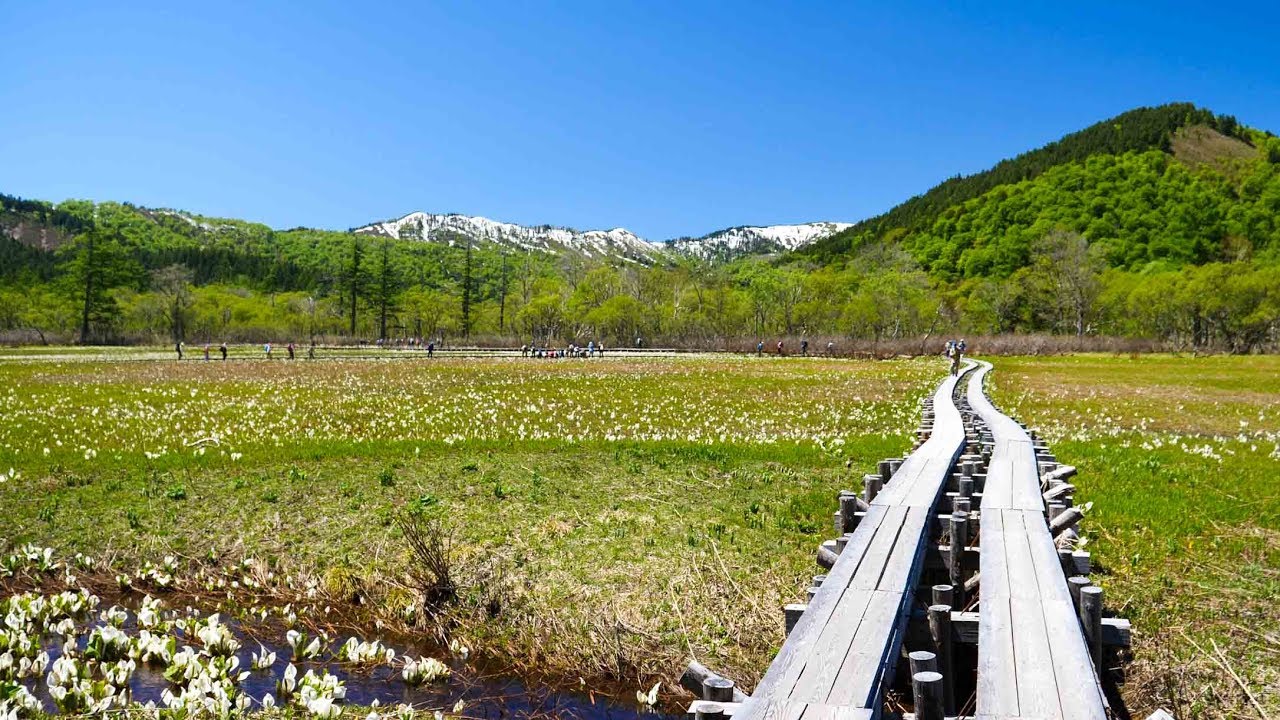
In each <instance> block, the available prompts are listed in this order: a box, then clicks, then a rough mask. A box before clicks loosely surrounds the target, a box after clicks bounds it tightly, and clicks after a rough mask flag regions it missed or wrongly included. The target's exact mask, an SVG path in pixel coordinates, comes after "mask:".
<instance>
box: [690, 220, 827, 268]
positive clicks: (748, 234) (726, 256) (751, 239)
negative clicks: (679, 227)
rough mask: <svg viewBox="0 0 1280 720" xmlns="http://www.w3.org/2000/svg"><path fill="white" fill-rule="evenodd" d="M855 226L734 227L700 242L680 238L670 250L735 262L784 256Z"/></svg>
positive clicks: (810, 224) (807, 224)
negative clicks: (746, 257) (747, 257)
mask: <svg viewBox="0 0 1280 720" xmlns="http://www.w3.org/2000/svg"><path fill="white" fill-rule="evenodd" d="M851 225H852V223H843V222H812V223H803V224H801V225H769V226H766V227H732V228H728V229H726V230H720V231H717V232H713V233H711V234H710V235H704V236H702V237H699V238H678V239H676V240H672V241H670V243H669V245H670V247H671V248H672V249H673V250H675V251H676V252H678V253H681V254H684V255H693V256H694V257H699V258H702V259H703V260H720V261H726V260H732V259H733V258H736V257H741V256H743V255H753V254H766V253H778V252H785V251H787V250H795V249H796V248H799V247H804V246H805V245H808V244H809V243H811V242H814V241H816V240H821V239H822V238H825V237H827V236H828V235H834V234H835V233H838V232H840V231H841V230H844V229H845V228H847V227H850V226H851Z"/></svg>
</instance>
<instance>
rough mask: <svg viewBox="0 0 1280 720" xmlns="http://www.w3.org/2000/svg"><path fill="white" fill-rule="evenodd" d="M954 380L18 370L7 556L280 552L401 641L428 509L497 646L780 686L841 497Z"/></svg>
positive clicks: (553, 660) (535, 658)
mask: <svg viewBox="0 0 1280 720" xmlns="http://www.w3.org/2000/svg"><path fill="white" fill-rule="evenodd" d="M939 377H941V368H940V366H939V365H937V364H936V363H934V362H928V361H919V362H903V363H894V364H874V363H862V362H852V361H826V360H811V361H778V360H773V359H755V358H707V357H701V358H697V357H691V358H644V359H608V360H605V361H592V362H582V361H571V360H564V361H533V360H521V359H515V360H446V361H439V360H437V361H434V362H430V363H428V362H427V361H425V359H422V360H417V361H405V360H395V361H393V360H387V361H376V360H372V361H371V360H364V361H324V362H314V363H309V362H303V361H299V362H294V363H289V362H284V361H275V362H270V363H268V362H263V361H258V362H230V363H225V364H224V363H220V362H212V363H205V362H202V361H186V362H183V363H177V362H172V361H169V362H93V361H86V360H85V359H83V358H79V359H75V360H65V361H22V362H10V363H0V380H2V382H3V385H4V387H6V388H7V390H6V391H5V392H4V394H3V395H0V414H2V415H3V417H4V418H5V422H4V423H3V425H2V426H0V467H5V468H8V467H13V468H14V470H15V471H16V473H17V477H16V478H14V479H11V480H9V481H8V482H6V483H4V484H0V503H3V505H4V507H6V508H7V512H8V515H9V517H10V518H11V522H10V523H9V524H8V528H7V532H6V538H5V540H6V541H7V542H8V543H9V544H11V545H17V544H21V543H25V542H36V543H39V544H43V545H49V546H52V547H54V548H57V549H58V550H59V551H60V552H65V553H67V554H71V553H74V552H86V553H93V554H94V555H96V556H103V557H109V558H111V559H112V560H113V564H115V565H119V566H124V567H128V565H129V564H131V563H133V564H136V563H137V562H139V561H142V560H144V559H147V558H157V557H159V556H161V555H163V554H165V553H169V552H176V553H178V554H180V555H181V556H183V557H186V558H192V559H194V558H203V557H206V556H207V555H208V554H209V552H210V551H211V550H212V551H214V552H215V553H218V554H221V555H223V556H224V558H225V561H226V562H229V561H231V560H233V559H235V558H239V557H254V558H257V559H262V560H266V561H268V562H269V563H271V565H272V567H274V568H275V569H276V571H277V573H279V574H288V575H292V576H295V577H300V578H302V577H311V578H314V579H316V581H317V583H318V585H319V587H320V589H321V590H322V591H324V592H326V593H327V594H328V596H329V597H330V598H331V599H332V600H333V601H334V602H335V603H336V602H342V601H357V600H358V601H359V602H360V603H361V605H362V606H363V607H372V608H375V614H377V615H378V616H379V617H378V620H380V621H382V622H384V623H387V624H394V623H395V622H396V621H397V619H398V616H397V610H398V609H399V608H400V607H402V606H403V605H405V604H406V603H407V602H409V601H411V600H412V597H409V596H406V595H405V594H404V592H403V588H404V583H403V582H402V578H403V576H404V574H405V571H406V570H407V569H409V562H410V561H409V553H408V550H407V548H406V547H405V542H404V539H403V537H402V536H401V530H400V529H399V527H398V526H397V525H396V523H394V522H393V518H395V517H396V516H397V515H398V514H401V513H403V512H405V511H406V509H408V510H412V511H416V512H418V513H421V514H423V515H426V516H429V517H438V518H441V519H443V520H444V521H445V522H446V523H447V524H448V526H449V527H450V528H452V530H453V532H454V533H455V534H456V536H457V537H456V543H457V548H458V553H457V554H458V556H459V557H458V560H457V564H458V568H457V569H456V571H457V572H458V574H459V575H460V576H461V577H462V578H463V579H464V580H465V581H468V582H469V584H470V585H472V586H474V587H475V588H476V591H475V592H474V593H471V594H470V595H466V596H464V603H463V604H462V606H461V607H459V608H456V609H455V610H454V611H453V617H452V620H453V621H455V622H457V623H458V626H457V627H456V628H455V632H456V633H457V634H459V635H461V636H462V637H463V638H464V639H465V640H466V641H467V642H469V643H470V644H471V646H472V647H474V648H476V649H477V650H479V651H480V652H481V653H484V654H488V655H491V656H494V657H497V658H499V659H501V660H505V661H509V662H514V663H516V664H517V665H520V666H522V667H530V668H537V669H538V670H540V671H546V672H553V673H561V674H563V675H567V676H570V677H577V676H579V675H585V676H590V677H614V678H617V679H619V680H622V681H624V682H626V683H629V684H630V683H634V684H636V685H637V686H640V685H643V684H644V683H649V684H651V678H658V677H661V678H666V679H668V680H670V679H673V676H674V674H678V672H679V670H680V669H681V668H682V667H683V662H684V661H686V660H687V657H688V655H689V654H690V652H692V653H693V654H696V656H697V657H698V658H699V659H702V660H703V661H705V662H707V663H708V664H711V665H714V666H716V667H719V668H722V669H723V670H724V671H725V672H730V673H733V674H734V676H735V677H737V678H738V679H739V680H740V681H742V682H753V681H754V680H755V679H756V678H757V677H758V674H759V673H760V672H761V671H762V670H763V669H764V667H765V665H766V664H767V661H768V658H769V657H770V654H771V652H772V651H773V650H774V649H776V647H777V645H778V644H779V643H780V642H781V637H782V635H781V613H780V610H779V608H780V606H781V605H782V604H784V603H786V602H791V601H794V600H795V599H797V598H798V597H799V596H800V594H801V593H802V591H803V588H804V587H805V586H806V584H807V579H808V578H809V577H810V576H812V575H813V574H814V573H815V572H816V568H815V566H814V564H813V553H814V550H815V548H816V546H817V544H818V543H819V542H820V541H821V540H823V539H825V538H826V537H828V536H829V535H830V534H831V532H832V531H831V514H832V512H833V511H834V509H835V507H836V504H835V495H836V493H837V491H838V490H839V489H841V488H842V487H850V486H856V482H855V480H854V478H859V477H860V476H861V473H862V472H864V471H865V470H866V469H868V468H870V467H873V466H874V462H875V461H876V460H878V459H880V458H882V457H884V456H886V455H893V454H898V453H901V452H902V451H903V450H905V449H906V448H907V447H908V444H909V432H910V430H911V429H912V428H913V427H914V425H915V423H916V422H917V420H918V409H919V402H918V401H919V399H920V397H922V396H923V395H924V394H925V393H926V392H927V391H929V390H930V389H931V387H932V386H933V384H934V383H935V382H936V381H937V379H938V378H939ZM846 463H849V466H848V467H846ZM495 602H496V604H497V606H498V609H497V611H496V612H495V609H494V604H495ZM645 687H647V685H646V686H645Z"/></svg>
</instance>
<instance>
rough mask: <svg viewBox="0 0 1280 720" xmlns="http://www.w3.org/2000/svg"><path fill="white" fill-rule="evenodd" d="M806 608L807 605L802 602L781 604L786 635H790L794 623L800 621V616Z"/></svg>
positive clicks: (807, 607) (794, 625) (794, 626)
mask: <svg viewBox="0 0 1280 720" xmlns="http://www.w3.org/2000/svg"><path fill="white" fill-rule="evenodd" d="M808 609H809V606H808V605H804V604H802V603H791V604H789V605H785V606H783V608H782V615H783V618H785V620H786V624H787V625H786V629H787V634H788V635H790V634H791V631H792V630H794V629H795V628H796V623H798V622H800V617H801V616H802V615H804V611H805V610H808Z"/></svg>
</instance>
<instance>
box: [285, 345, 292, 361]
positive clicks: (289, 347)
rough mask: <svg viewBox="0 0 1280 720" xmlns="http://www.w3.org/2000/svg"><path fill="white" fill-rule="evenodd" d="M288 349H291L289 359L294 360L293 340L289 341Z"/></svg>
mask: <svg viewBox="0 0 1280 720" xmlns="http://www.w3.org/2000/svg"><path fill="white" fill-rule="evenodd" d="M286 349H287V350H288V351H289V359H290V360H292V359H293V342H292V341H290V342H289V345H288V346H287V347H286Z"/></svg>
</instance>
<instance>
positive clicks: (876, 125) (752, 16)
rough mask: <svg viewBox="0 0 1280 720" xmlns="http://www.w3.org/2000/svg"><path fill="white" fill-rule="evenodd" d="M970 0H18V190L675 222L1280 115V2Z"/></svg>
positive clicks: (169, 202) (5, 111)
mask: <svg viewBox="0 0 1280 720" xmlns="http://www.w3.org/2000/svg"><path fill="white" fill-rule="evenodd" d="M109 5H119V6H118V7H109ZM959 5H961V3H952V4H948V6H944V5H943V4H941V3H939V4H937V5H915V4H908V3H897V2H894V3H876V4H875V5H872V4H869V3H833V4H829V5H823V4H819V3H810V2H794V3H778V4H746V3H730V2H723V3H714V4H703V3H690V2H663V1H657V2H653V1H648V2H638V3H621V2H612V1H608V2H598V1H594V2H580V3H578V2H560V3H555V4H551V3H533V2H528V3H526V2H516V3H509V4H508V3H497V2H459V3H438V4H437V3H418V2H401V3H378V2H332V3H331V2H299V3H295V4H292V5H288V4H286V3H283V2H279V3H260V2H216V3H182V2H172V1H171V0H169V1H166V2H161V3H154V4H144V3H130V4H126V3H119V4H115V3H100V2H56V3H52V2H50V3H45V2H21V1H19V0H0V68H2V70H0V78H2V79H0V192H5V193H9V194H16V195H21V196H24V197H34V198H42V199H48V200H55V201H58V200H63V199H66V198H71V197H75V198H90V199H95V200H127V201H131V202H135V203H139V204H143V205H148V206H158V207H177V208H183V209H188V210H192V211H195V212H200V213H203V214H208V215H219V216H227V217H239V218H244V219H249V220H257V221H261V222H265V223H268V224H270V225H272V226H274V227H279V228H283V227H293V226H296V225H307V226H314V227H327V228H338V229H343V228H347V227H351V226H356V225H361V224H364V223H366V222H370V221H374V220H380V219H385V218H389V217H393V216H399V215H402V214H404V213H407V212H410V211H413V210H427V211H434V212H461V213H468V214H476V215H485V216H487V217H492V218H497V219H502V220H509V221H513V222H520V223H529V224H532V223H552V224H560V225H571V226H574V227H578V228H583V229H586V228H597V227H616V226H622V227H627V228H629V229H631V230H633V231H635V232H637V233H639V234H641V235H642V236H644V237H647V238H650V239H663V238H667V237H672V236H677V235H686V234H688V235H700V234H703V233H706V232H709V231H711V230H715V229H718V228H721V227H725V226H729V225H739V224H772V223H785V222H801V221H807V220H819V219H831V220H850V221H852V220H858V219H861V218H863V217H866V216H869V215H873V214H876V213H878V212H880V211H882V210H885V209H887V208H889V207H890V206H892V205H894V204H896V203H897V202H900V201H902V200H904V199H906V198H907V197H909V196H911V195H914V194H916V193H919V192H922V191H923V190H925V189H927V188H928V187H930V186H931V185H933V184H934V183H936V182H938V181H939V180H942V179H944V178H946V177H948V176H951V175H954V174H957V173H969V172H974V171H978V170H982V169H984V168H986V167H988V166H990V165H991V164H992V163H993V162H995V161H996V160H999V159H1000V158H1003V157H1007V156H1011V155H1014V154H1017V153H1019V152H1021V151H1023V150H1027V149H1030V148H1032V147H1035V146H1038V145H1041V144H1043V143H1045V142H1047V141H1050V140H1053V139H1055V138H1057V137H1058V136H1060V135H1062V134H1064V133H1066V132H1069V131H1072V130H1076V129H1079V128H1081V127H1083V126H1085V125H1088V124H1090V123H1092V122H1095V121H1097V120H1100V119H1103V118H1106V117H1109V116H1111V115H1114V114H1117V113H1119V112H1122V111H1124V110H1126V109H1129V108H1131V107H1134V106H1138V105H1153V104H1159V103H1163V102H1168V101H1174V100H1189V101H1192V102H1196V103H1198V104H1201V105H1203V106H1207V107H1209V108H1211V109H1213V110H1215V111H1217V112H1225V113H1231V114H1234V115H1236V116H1237V117H1238V118H1240V120H1241V121H1243V122H1245V123H1247V124H1249V125H1253V126H1255V127H1261V128H1265V129H1270V130H1273V131H1280V50H1277V46H1276V45H1275V37H1274V31H1275V29H1276V28H1277V27H1280V10H1278V9H1277V4H1276V3H1266V4H1262V3H1259V4H1257V5H1256V6H1252V7H1251V6H1250V5H1249V4H1248V3H1238V2H1237V3H1228V4H1223V3H1194V4H1190V3H1188V4H1176V3H1175V4H1169V3H1159V4H1156V3H1152V6H1151V7H1137V4H1136V3H1115V2H1108V3H1098V4H1096V5H1091V6H1089V7H1076V5H1077V4H1076V3H1060V2H1055V3H1049V2H1046V3H1021V2H1019V3H1008V4H1005V3H998V2H972V3H963V5H964V7H963V9H962V8H960V7H958V6H959ZM1028 5H1039V7H1027V6H1028Z"/></svg>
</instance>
